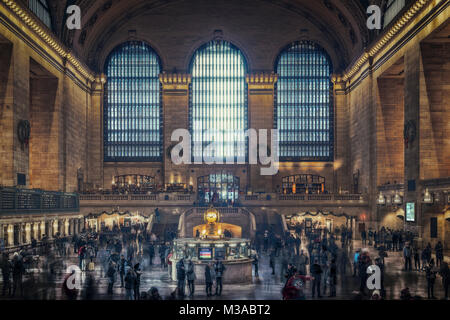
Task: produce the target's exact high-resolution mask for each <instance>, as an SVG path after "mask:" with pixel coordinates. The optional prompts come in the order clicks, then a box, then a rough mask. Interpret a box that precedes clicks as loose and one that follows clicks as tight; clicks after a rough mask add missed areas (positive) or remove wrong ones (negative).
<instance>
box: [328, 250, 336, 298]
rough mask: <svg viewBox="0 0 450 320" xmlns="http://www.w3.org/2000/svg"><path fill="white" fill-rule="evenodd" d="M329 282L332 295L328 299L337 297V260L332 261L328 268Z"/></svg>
mask: <svg viewBox="0 0 450 320" xmlns="http://www.w3.org/2000/svg"><path fill="white" fill-rule="evenodd" d="M328 282H329V285H330V295H329V296H328V297H329V298H333V297H336V284H337V267H336V260H335V259H331V263H330V266H329V268H328Z"/></svg>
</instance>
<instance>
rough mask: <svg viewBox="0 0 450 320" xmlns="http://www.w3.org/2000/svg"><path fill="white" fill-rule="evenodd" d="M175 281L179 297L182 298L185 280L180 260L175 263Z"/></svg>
mask: <svg viewBox="0 0 450 320" xmlns="http://www.w3.org/2000/svg"><path fill="white" fill-rule="evenodd" d="M176 268H177V281H178V285H177V288H178V294H179V296H180V297H184V287H185V280H186V269H185V267H184V260H183V259H181V260H180V261H178V262H177V266H176Z"/></svg>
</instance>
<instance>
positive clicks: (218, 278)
mask: <svg viewBox="0 0 450 320" xmlns="http://www.w3.org/2000/svg"><path fill="white" fill-rule="evenodd" d="M214 271H215V272H216V296H220V295H222V288H223V285H222V278H223V273H224V272H225V266H224V265H223V263H222V261H217V262H216V263H215V265H214Z"/></svg>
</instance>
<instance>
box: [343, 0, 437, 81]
mask: <svg viewBox="0 0 450 320" xmlns="http://www.w3.org/2000/svg"><path fill="white" fill-rule="evenodd" d="M442 1H445V0H442ZM429 2H430V0H417V1H416V2H415V3H414V4H413V5H411V7H410V8H409V10H408V11H406V12H405V13H404V14H403V16H402V17H401V18H399V19H398V20H397V22H396V23H395V24H394V25H393V26H392V27H391V28H390V30H389V31H387V32H385V35H384V36H383V37H382V38H381V39H380V40H379V41H377V42H376V43H374V44H373V45H372V46H371V48H368V49H367V50H366V52H364V53H363V55H362V56H361V57H360V58H359V59H358V60H357V61H356V63H355V64H354V65H353V66H352V67H351V68H348V69H347V71H346V72H345V73H344V74H343V76H342V80H344V81H347V80H350V79H351V78H352V77H353V76H354V75H355V74H356V73H357V72H358V71H359V70H360V69H361V67H362V66H363V65H364V64H365V63H366V62H368V61H369V59H371V58H373V57H374V56H375V55H376V54H377V53H378V52H380V51H381V50H382V49H383V48H385V46H386V45H387V44H388V43H389V42H390V41H391V40H392V39H393V38H394V37H396V36H397V35H398V34H399V33H400V32H401V31H403V30H404V29H405V27H406V25H407V24H408V23H409V22H411V21H412V20H413V19H414V18H415V17H416V15H417V14H418V12H419V11H420V10H421V9H422V8H423V7H424V6H425V5H426V4H427V3H429Z"/></svg>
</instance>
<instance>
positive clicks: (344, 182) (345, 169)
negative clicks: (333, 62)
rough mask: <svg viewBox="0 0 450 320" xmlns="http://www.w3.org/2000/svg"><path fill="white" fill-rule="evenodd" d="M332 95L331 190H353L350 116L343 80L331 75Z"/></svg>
mask: <svg viewBox="0 0 450 320" xmlns="http://www.w3.org/2000/svg"><path fill="white" fill-rule="evenodd" d="M332 79H333V97H334V120H335V121H334V159H335V164H334V181H333V192H334V193H339V190H348V191H349V192H350V193H352V192H353V190H352V189H353V188H352V187H353V183H352V180H351V178H352V172H350V169H349V168H350V159H351V154H350V139H349V137H350V134H349V128H350V117H349V112H348V105H347V95H346V94H345V89H346V88H345V82H344V81H343V80H342V79H341V78H340V77H337V76H333V78H332Z"/></svg>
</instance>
